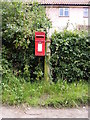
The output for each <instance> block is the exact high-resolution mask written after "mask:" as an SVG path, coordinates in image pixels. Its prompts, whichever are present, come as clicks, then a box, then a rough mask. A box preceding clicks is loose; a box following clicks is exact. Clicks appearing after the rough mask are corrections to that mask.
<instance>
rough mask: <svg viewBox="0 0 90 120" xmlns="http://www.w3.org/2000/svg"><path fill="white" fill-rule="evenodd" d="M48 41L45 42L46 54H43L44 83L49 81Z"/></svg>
mask: <svg viewBox="0 0 90 120" xmlns="http://www.w3.org/2000/svg"><path fill="white" fill-rule="evenodd" d="M50 42H51V41H50V40H46V49H45V50H46V54H45V59H44V79H45V81H49V78H50V65H49V60H50V53H51V52H50Z"/></svg>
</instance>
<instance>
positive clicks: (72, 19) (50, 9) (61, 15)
mask: <svg viewBox="0 0 90 120" xmlns="http://www.w3.org/2000/svg"><path fill="white" fill-rule="evenodd" d="M24 1H28V2H34V1H37V2H39V4H41V5H43V6H45V8H46V14H47V16H48V17H49V18H50V20H51V21H52V28H51V29H50V31H49V35H51V34H52V33H53V32H54V30H58V31H61V30H63V29H65V28H67V29H70V30H73V29H75V28H77V29H82V28H84V29H86V28H87V26H88V8H89V5H90V4H89V0H24Z"/></svg>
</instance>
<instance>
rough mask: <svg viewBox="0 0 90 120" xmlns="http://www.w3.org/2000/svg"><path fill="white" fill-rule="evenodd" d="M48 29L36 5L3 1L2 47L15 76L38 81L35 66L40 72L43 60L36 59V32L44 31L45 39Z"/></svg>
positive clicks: (42, 9)
mask: <svg viewBox="0 0 90 120" xmlns="http://www.w3.org/2000/svg"><path fill="white" fill-rule="evenodd" d="M50 27H51V22H50V20H49V19H48V18H47V16H46V12H45V8H44V7H43V6H39V5H38V3H33V4H32V5H30V4H29V3H28V4H25V3H21V2H2V44H3V46H5V51H7V55H6V59H7V60H8V62H9V63H11V65H12V68H13V73H14V74H15V75H17V76H19V75H21V76H24V77H25V79H26V80H29V78H30V79H32V80H33V79H35V78H36V77H37V79H38V76H37V75H38V71H37V70H36V67H37V66H38V67H40V71H42V72H43V67H41V66H43V59H44V58H40V60H39V57H35V46H34V44H35V42H34V41H35V38H34V36H35V31H44V32H45V33H46V36H47V29H49V28H50ZM4 56H5V54H4V52H3V57H4ZM39 61H40V63H39ZM39 64H42V65H41V66H40V65H39ZM35 71H36V72H37V74H35V75H34V73H35ZM40 75H41V76H40V77H42V75H43V74H40Z"/></svg>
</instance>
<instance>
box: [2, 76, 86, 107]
mask: <svg viewBox="0 0 90 120" xmlns="http://www.w3.org/2000/svg"><path fill="white" fill-rule="evenodd" d="M2 102H3V103H5V104H9V105H17V104H22V103H27V104H28V105H30V106H45V107H48V106H52V107H56V108H62V107H77V106H81V105H87V104H88V83H87V82H85V81H80V82H78V83H76V82H74V83H67V82H66V81H64V82H63V81H62V80H60V81H59V82H57V83H56V84H55V83H52V84H50V83H47V82H45V81H42V82H34V83H30V82H25V80H24V79H17V78H16V77H15V76H13V75H10V74H9V75H6V76H5V77H4V78H3V80H2Z"/></svg>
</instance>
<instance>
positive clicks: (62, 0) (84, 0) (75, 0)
mask: <svg viewBox="0 0 90 120" xmlns="http://www.w3.org/2000/svg"><path fill="white" fill-rule="evenodd" d="M24 1H27V2H39V3H40V4H44V5H49V4H52V5H54V4H55V5H58V4H64V5H65V4H79V5H87V4H88V3H90V0H24Z"/></svg>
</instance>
